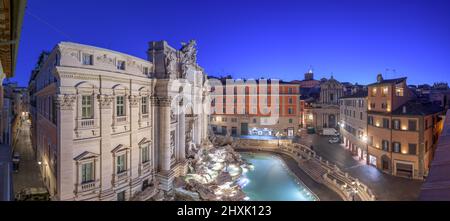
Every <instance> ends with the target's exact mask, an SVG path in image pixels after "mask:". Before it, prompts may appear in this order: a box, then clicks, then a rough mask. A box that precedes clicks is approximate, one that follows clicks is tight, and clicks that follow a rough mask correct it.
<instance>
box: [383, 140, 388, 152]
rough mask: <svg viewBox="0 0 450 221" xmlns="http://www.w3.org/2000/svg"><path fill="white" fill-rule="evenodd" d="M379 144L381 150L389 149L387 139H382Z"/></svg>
mask: <svg viewBox="0 0 450 221" xmlns="http://www.w3.org/2000/svg"><path fill="white" fill-rule="evenodd" d="M381 144H382V145H381V146H382V147H383V150H384V151H389V141H387V140H383V141H382V142H381Z"/></svg>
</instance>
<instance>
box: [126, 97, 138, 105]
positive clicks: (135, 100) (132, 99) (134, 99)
mask: <svg viewBox="0 0 450 221" xmlns="http://www.w3.org/2000/svg"><path fill="white" fill-rule="evenodd" d="M128 99H129V100H130V105H131V106H138V104H139V96H137V95H130V96H128Z"/></svg>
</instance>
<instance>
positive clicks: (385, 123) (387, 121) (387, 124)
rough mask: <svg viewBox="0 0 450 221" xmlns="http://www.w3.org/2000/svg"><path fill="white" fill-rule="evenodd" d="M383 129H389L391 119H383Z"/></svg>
mask: <svg viewBox="0 0 450 221" xmlns="http://www.w3.org/2000/svg"><path fill="white" fill-rule="evenodd" d="M383 128H389V119H387V118H383Z"/></svg>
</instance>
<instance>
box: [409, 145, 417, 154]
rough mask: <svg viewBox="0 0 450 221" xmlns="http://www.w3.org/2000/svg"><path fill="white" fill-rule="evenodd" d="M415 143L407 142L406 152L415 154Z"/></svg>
mask: <svg viewBox="0 0 450 221" xmlns="http://www.w3.org/2000/svg"><path fill="white" fill-rule="evenodd" d="M416 149H417V144H411V143H410V144H408V153H409V154H412V155H416Z"/></svg>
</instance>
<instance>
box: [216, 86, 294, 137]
mask: <svg viewBox="0 0 450 221" xmlns="http://www.w3.org/2000/svg"><path fill="white" fill-rule="evenodd" d="M216 80H217V84H216V86H215V87H214V91H215V93H214V92H213V94H214V96H212V103H211V108H212V109H211V110H212V115H211V127H212V130H213V131H214V132H215V133H216V134H222V135H230V136H242V135H253V136H285V137H294V136H295V135H296V134H297V132H298V130H299V128H300V123H301V122H300V119H301V118H300V115H301V111H300V87H299V85H298V84H296V83H291V82H284V81H279V80H274V79H259V80H233V79H216Z"/></svg>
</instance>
